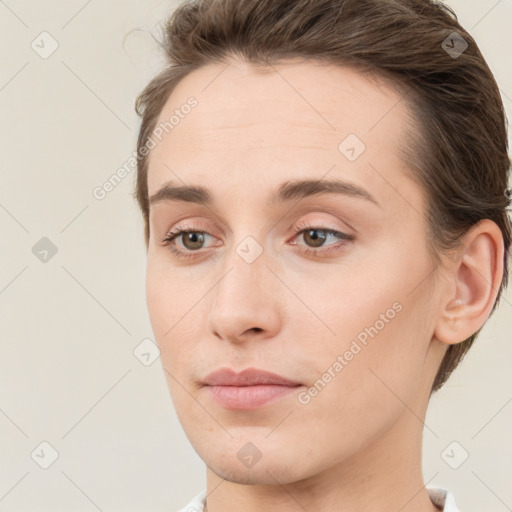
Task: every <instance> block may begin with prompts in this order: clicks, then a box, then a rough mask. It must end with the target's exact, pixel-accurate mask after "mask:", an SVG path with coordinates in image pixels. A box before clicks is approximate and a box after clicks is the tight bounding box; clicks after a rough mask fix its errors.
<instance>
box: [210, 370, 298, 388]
mask: <svg viewBox="0 0 512 512" xmlns="http://www.w3.org/2000/svg"><path fill="white" fill-rule="evenodd" d="M203 383H204V384H206V385H207V386H257V385H263V384H266V385H275V386H287V387H296V386H300V385H301V384H300V383H299V382H294V381H291V380H289V379H286V378H284V377H281V376H280V375H277V374H275V373H270V372H267V371H264V370H258V369H256V368H247V369H245V370H243V371H242V372H240V373H236V372H235V371H234V370H231V369H229V368H222V369H220V370H217V371H215V372H213V373H210V374H209V375H208V376H207V377H206V378H205V379H204V382H203Z"/></svg>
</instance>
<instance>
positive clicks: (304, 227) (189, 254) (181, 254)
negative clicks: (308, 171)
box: [162, 224, 354, 258]
mask: <svg viewBox="0 0 512 512" xmlns="http://www.w3.org/2000/svg"><path fill="white" fill-rule="evenodd" d="M310 230H316V231H322V232H324V233H325V234H326V235H333V236H337V237H338V238H340V239H341V240H343V241H344V242H343V243H338V244H331V245H330V246H328V247H329V249H312V248H305V249H301V251H302V252H303V253H305V254H308V255H315V256H318V255H319V254H330V253H331V252H333V251H336V250H338V249H340V248H341V247H342V246H344V245H346V242H349V241H352V240H354V237H353V236H351V235H347V234H346V233H342V232H340V231H336V230H334V229H329V228H323V227H320V226H312V225H308V224H300V225H298V226H297V227H296V228H295V230H294V231H295V236H294V238H296V237H297V236H298V235H300V234H302V233H304V232H306V231H310ZM188 233H199V234H201V235H209V236H213V235H212V234H211V233H208V231H199V230H195V229H177V230H175V231H171V232H170V233H168V234H167V235H166V237H165V238H164V239H163V240H162V244H163V245H164V246H167V245H168V246H169V249H170V251H171V252H172V253H173V254H174V255H175V256H177V257H178V258H193V257H197V256H198V253H199V251H200V250H197V251H181V250H178V249H176V247H174V245H173V241H174V239H176V238H178V237H179V236H181V235H184V234H188ZM332 245H334V247H331V246H332Z"/></svg>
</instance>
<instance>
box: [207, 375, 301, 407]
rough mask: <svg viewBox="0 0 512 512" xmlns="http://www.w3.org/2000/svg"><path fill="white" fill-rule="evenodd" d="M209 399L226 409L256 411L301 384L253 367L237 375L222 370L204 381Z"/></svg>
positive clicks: (288, 393) (292, 391)
mask: <svg viewBox="0 0 512 512" xmlns="http://www.w3.org/2000/svg"><path fill="white" fill-rule="evenodd" d="M203 384H204V386H206V387H207V388H208V391H209V393H210V396H211V397H212V398H213V400H215V401H216V402H217V403H218V404H219V405H221V406H222V407H224V408H226V409H255V408H258V407H262V406H264V405H269V404H270V403H273V402H275V401H277V400H279V399H281V398H284V397H285V396H288V395H291V394H292V393H294V392H295V391H296V390H297V388H299V387H301V386H302V384H301V383H299V382H295V381H292V380H290V379H287V378H285V377H282V376H281V375H277V374H275V373H270V372H267V371H264V370H258V369H256V368H247V369H245V370H244V371H242V372H240V373H236V372H235V371H234V370H231V369H230V368H222V369H220V370H217V371H215V372H213V373H211V374H209V375H208V376H207V377H206V378H205V379H204V381H203Z"/></svg>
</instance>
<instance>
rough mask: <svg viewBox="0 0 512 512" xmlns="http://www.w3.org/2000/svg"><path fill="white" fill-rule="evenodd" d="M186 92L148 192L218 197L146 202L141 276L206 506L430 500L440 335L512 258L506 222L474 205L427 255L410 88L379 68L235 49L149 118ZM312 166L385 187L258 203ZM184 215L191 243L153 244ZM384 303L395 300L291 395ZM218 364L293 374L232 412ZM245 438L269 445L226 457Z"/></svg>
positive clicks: (425, 506) (484, 303) (415, 503)
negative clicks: (456, 237) (442, 251)
mask: <svg viewBox="0 0 512 512" xmlns="http://www.w3.org/2000/svg"><path fill="white" fill-rule="evenodd" d="M190 96H194V97H195V98H196V99H197V101H198V105H197V106H196V107H195V108H194V109H193V110H192V112H191V113H190V114H189V115H188V116H185V117H184V119H182V120H181V121H180V123H179V125H178V126H176V127H175V128H174V129H173V130H172V131H170V132H169V133H168V134H167V135H166V136H165V137H163V139H162V141H161V142H160V143H159V144H158V145H157V146H156V147H155V148H154V149H152V150H151V153H150V159H149V172H148V187H149V195H150V196H151V195H153V194H154V193H156V192H157V191H158V190H159V189H160V187H161V186H162V185H163V184H164V183H166V182H168V181H170V180H173V181H174V182H175V183H176V184H177V185H184V184H185V185H202V186H205V187H207V188H208V189H209V190H210V193H211V194H212V196H213V198H214V204H213V205H212V206H210V207H206V206H204V205H197V204H194V203H191V202H184V201H174V202H172V201H161V202H157V203H155V204H153V205H152V206H151V209H150V232H151V236H150V241H149V246H148V253H147V254H148V259H147V276H146V278H147V288H146V292H147V305H148V309H149V314H150V320H151V324H152V327H153V331H154V334H155V338H156V341H157V344H158V346H159V348H160V351H161V360H162V364H163V367H164V370H165V375H166V378H167V382H168V386H169V390H170V394H171V397H172V400H173V402H174V405H175V407H176V411H177V414H178V417H179V420H180V422H181V424H182V426H183V428H184V431H185V433H186V435H187V437H188V439H189V440H190V442H191V443H192V445H193V447H194V449H195V450H196V451H197V453H198V454H199V456H200V457H201V458H202V459H203V460H204V461H205V463H206V465H207V492H208V498H207V507H208V512H221V511H226V510H231V509H232V504H233V503H236V504H237V505H236V509H237V510H239V511H243V512H256V511H268V510H273V511H276V512H288V511H297V510H308V511H313V510H314V511H319V512H323V511H332V510H337V511H342V512H355V511H361V510H383V511H388V510H389V511H391V510H394V511H397V510H400V511H401V512H412V511H421V512H427V511H429V512H431V511H433V510H437V508H436V507H435V506H434V505H433V504H432V503H431V501H430V499H429V497H428V495H427V492H426V490H425V489H424V487H423V486H424V479H423V475H422V469H421V442H422V434H423V429H424V424H423V422H424V419H425V413H426V408H427V404H428V400H429V395H430V389H431V385H432V382H433V380H434V377H435V374H436V371H437V369H438V367H439V364H440V362H441V360H442V357H443V355H444V353H445V351H446V349H447V347H448V345H449V344H451V343H458V342H460V341H463V340H464V339H466V338H467V337H468V336H469V335H471V334H472V333H473V332H475V331H476V330H477V329H478V328H480V327H481V325H483V323H484V322H485V320H486V319H487V316H488V315H489V313H490V310H491V307H492V305H493V303H494V300H495V298H496V293H497V289H498V285H499V282H500V280H501V276H502V272H503V268H502V263H501V258H500V256H499V255H501V254H502V252H503V241H502V237H501V233H500V231H499V229H498V227H497V226H496V225H495V224H494V223H492V222H491V221H487V220H485V221H482V222H481V223H479V224H478V225H476V226H475V227H474V228H473V229H472V230H471V231H470V232H469V233H468V234H467V236H466V237H465V239H464V246H463V251H462V253H461V254H459V255H458V256H457V257H453V256H452V257H444V256H443V258H442V264H441V265H440V266H439V267H438V268H437V269H434V267H433V263H432V261H431V260H430V258H429V256H428V251H427V243H426V224H425V218H424V213H425V197H424V193H423V190H422V189H421V187H420V186H419V185H418V184H416V183H415V182H414V181H413V180H412V179H411V178H410V177H408V174H407V166H406V164H405V163H404V162H403V161H402V159H401V157H400V154H399V146H398V145H399V144H403V143H406V141H407V140H408V139H407V137H406V134H407V130H409V129H410V128H411V126H412V125H411V120H410V117H409V116H408V110H407V106H406V101H399V100H400V99H401V96H400V94H399V93H398V92H397V90H395V89H394V88H393V87H391V86H390V85H389V84H387V83H385V82H384V81H377V80H375V79H370V78H369V77H368V76H365V75H363V74H361V73H360V72H358V71H355V70H352V69H349V68H344V67H334V66H328V65H326V64H320V63H315V62H311V61H309V62H308V61H301V60H289V61H286V62H282V63H280V64H279V65H275V66H274V67H273V68H266V69H256V68H254V67H253V66H251V65H249V64H247V63H244V62H242V61H240V60H238V59H235V58H232V59H230V60H229V65H227V67H226V63H224V64H210V65H207V66H204V67H202V68H200V69H198V70H195V71H194V72H192V73H191V74H190V75H188V76H187V77H185V78H184V79H183V80H182V81H181V82H180V83H179V84H178V86H177V87H176V88H175V90H174V91H173V93H172V94H171V96H170V97H169V99H168V101H167V103H166V105H165V107H164V108H163V110H162V112H161V115H160V118H159V122H163V121H165V120H166V119H168V118H169V116H170V115H171V114H172V113H173V111H174V110H175V109H177V108H180V106H181V105H183V104H184V103H186V101H187V99H188V98H189V97H190ZM402 99H403V98H402ZM350 133H353V134H356V135H357V136H358V137H359V138H360V139H361V140H362V141H364V144H365V145H366V150H365V151H364V152H363V153H362V154H361V155H360V156H359V157H358V158H357V159H356V160H355V161H349V160H348V159H347V158H346V157H345V156H344V155H343V154H342V153H341V152H340V151H339V150H338V145H339V144H340V142H341V141H342V140H343V139H344V138H345V137H346V136H347V135H348V134H350ZM306 178H308V179H313V180H318V179H320V178H325V179H343V180H345V181H349V182H351V183H354V184H357V185H358V186H360V187H363V188H364V189H366V190H367V191H368V192H369V193H370V194H371V195H372V196H373V197H374V198H375V199H376V200H377V202H378V205H376V204H374V203H372V202H371V201H368V200H365V199H363V198H359V197H355V196H348V195H334V194H322V195H318V196H313V197H308V198H303V199H301V200H297V199H295V200H291V201H286V202H283V203H280V204H276V205H274V206H272V207H271V206H267V204H266V202H267V200H268V198H269V197H270V195H271V193H272V192H273V191H274V190H275V189H276V188H277V187H278V186H279V185H281V184H282V183H283V182H285V181H288V180H295V179H306ZM300 224H305V225H306V226H308V225H312V226H315V227H321V228H323V229H334V230H337V231H339V232H342V233H346V234H349V235H352V236H353V237H354V239H353V240H351V241H344V240H340V239H339V238H338V237H336V236H332V235H330V236H329V235H327V238H326V239H325V242H324V245H320V246H318V244H316V245H315V243H314V241H312V239H311V237H308V236H307V233H305V232H302V234H301V233H298V234H297V233H296V232H295V231H294V228H295V227H297V226H298V225H300ZM176 228H182V229H189V230H195V231H197V232H200V233H201V232H207V233H209V234H207V235H205V237H204V241H203V244H202V245H201V242H200V241H199V242H197V240H196V242H195V243H191V242H190V241H189V242H188V243H187V240H186V239H185V237H183V236H181V237H178V238H177V239H175V240H174V246H175V247H176V248H177V249H179V250H182V251H184V252H187V251H188V253H189V254H190V253H194V248H195V251H196V252H195V253H194V254H193V257H191V258H179V257H177V256H175V255H174V254H173V253H172V252H171V250H170V245H169V244H165V243H162V240H163V239H164V238H165V237H166V235H167V234H168V233H169V232H170V231H171V230H175V229H176ZM320 234H322V233H320ZM323 234H325V233H323ZM248 236H250V237H252V238H253V239H254V240H255V241H256V242H257V244H259V246H260V247H261V250H262V253H261V255H260V256H259V257H258V258H257V259H256V260H255V261H254V262H252V263H248V262H247V261H245V260H244V259H243V258H242V257H241V256H239V254H238V253H237V251H236V250H237V247H238V246H239V244H240V243H241V242H242V241H244V239H245V238H246V237H248ZM185 244H187V245H185ZM340 244H343V245H340ZM197 247H200V248H199V249H197ZM329 247H330V248H336V247H337V249H333V251H332V252H331V253H329V254H326V253H325V252H324V253H322V252H321V250H324V251H325V249H326V248H329ZM308 248H309V249H312V250H317V251H319V252H318V253H317V254H316V255H312V254H306V253H305V252H304V249H308ZM395 303H399V304H400V305H401V306H402V309H401V311H400V312H399V313H396V315H395V316H394V318H393V319H391V320H389V321H388V322H387V323H385V326H384V327H383V328H382V329H381V330H380V331H379V332H378V334H377V335H376V336H375V337H374V338H373V339H372V338H370V339H369V340H368V343H367V345H366V346H364V347H363V348H362V350H361V351H360V352H358V353H357V355H356V356H354V357H353V359H352V360H350V361H348V363H347V364H346V365H345V366H344V367H343V369H342V371H340V372H339V373H337V374H336V376H335V377H334V378H332V379H331V381H330V382H329V383H328V384H327V385H326V386H325V387H324V389H323V390H322V391H321V392H319V393H318V394H317V395H316V396H315V397H313V398H312V399H311V400H310V402H309V403H307V404H306V405H304V404H301V403H299V401H298V392H299V391H302V392H304V391H305V390H306V391H307V390H308V389H309V388H310V387H311V386H313V385H314V383H315V382H316V381H317V380H318V379H319V378H320V377H322V375H323V374H324V373H325V372H326V371H327V369H328V368H329V367H332V365H333V362H334V361H336V358H337V357H338V355H343V354H344V353H345V351H346V350H347V349H349V348H350V346H351V342H352V341H353V340H354V339H356V337H357V335H358V334H359V333H361V332H362V331H364V329H365V327H369V326H371V325H374V324H375V322H376V321H377V320H379V318H381V317H380V315H381V314H384V313H385V312H386V311H387V310H389V309H390V308H392V305H393V304H395ZM222 367H231V368H233V369H234V370H235V371H241V370H242V369H244V368H247V367H256V368H260V369H265V370H267V371H271V372H274V373H277V374H280V375H282V376H284V377H286V378H288V379H291V380H294V381H298V382H300V383H301V384H302V387H300V388H298V392H297V393H292V394H290V395H288V396H286V397H284V398H282V399H280V400H278V401H277V402H274V403H272V404H269V405H267V406H265V407H262V408H259V409H255V410H249V411H247V410H244V411H240V410H230V409H226V408H223V407H221V406H220V405H219V404H217V403H216V402H214V401H213V400H212V398H211V397H210V394H209V392H208V389H207V388H205V387H204V386H202V384H201V382H202V380H203V379H204V378H205V377H206V375H208V374H209V373H210V372H212V371H214V370H217V369H219V368H222ZM427 435H428V432H427ZM248 442H250V443H253V444H254V445H255V446H256V447H257V449H258V450H259V452H260V453H261V459H260V460H259V461H258V462H257V463H256V464H255V465H254V466H252V467H246V466H245V465H244V464H242V463H241V461H240V460H239V458H238V457H237V453H238V452H239V450H240V449H241V448H242V447H244V446H245V445H246V443H248ZM431 476H432V475H426V479H429V478H431Z"/></svg>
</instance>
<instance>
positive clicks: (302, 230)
mask: <svg viewBox="0 0 512 512" xmlns="http://www.w3.org/2000/svg"><path fill="white" fill-rule="evenodd" d="M296 233H297V235H302V238H303V239H304V241H305V242H306V245H307V246H308V247H306V248H305V249H304V251H305V252H306V253H308V254H314V253H318V254H320V253H322V252H324V253H325V252H330V251H332V250H336V249H338V248H339V247H340V246H342V245H345V242H341V243H339V244H328V249H321V250H315V249H317V248H321V247H323V245H324V243H325V241H326V240H327V239H328V237H335V238H337V239H338V240H342V241H343V240H345V241H350V240H353V239H354V237H353V236H351V235H347V234H346V233H342V232H340V231H336V230H334V229H329V228H322V227H315V226H307V227H299V228H297V230H296ZM296 238H298V236H297V237H296ZM293 245H295V244H293Z"/></svg>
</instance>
